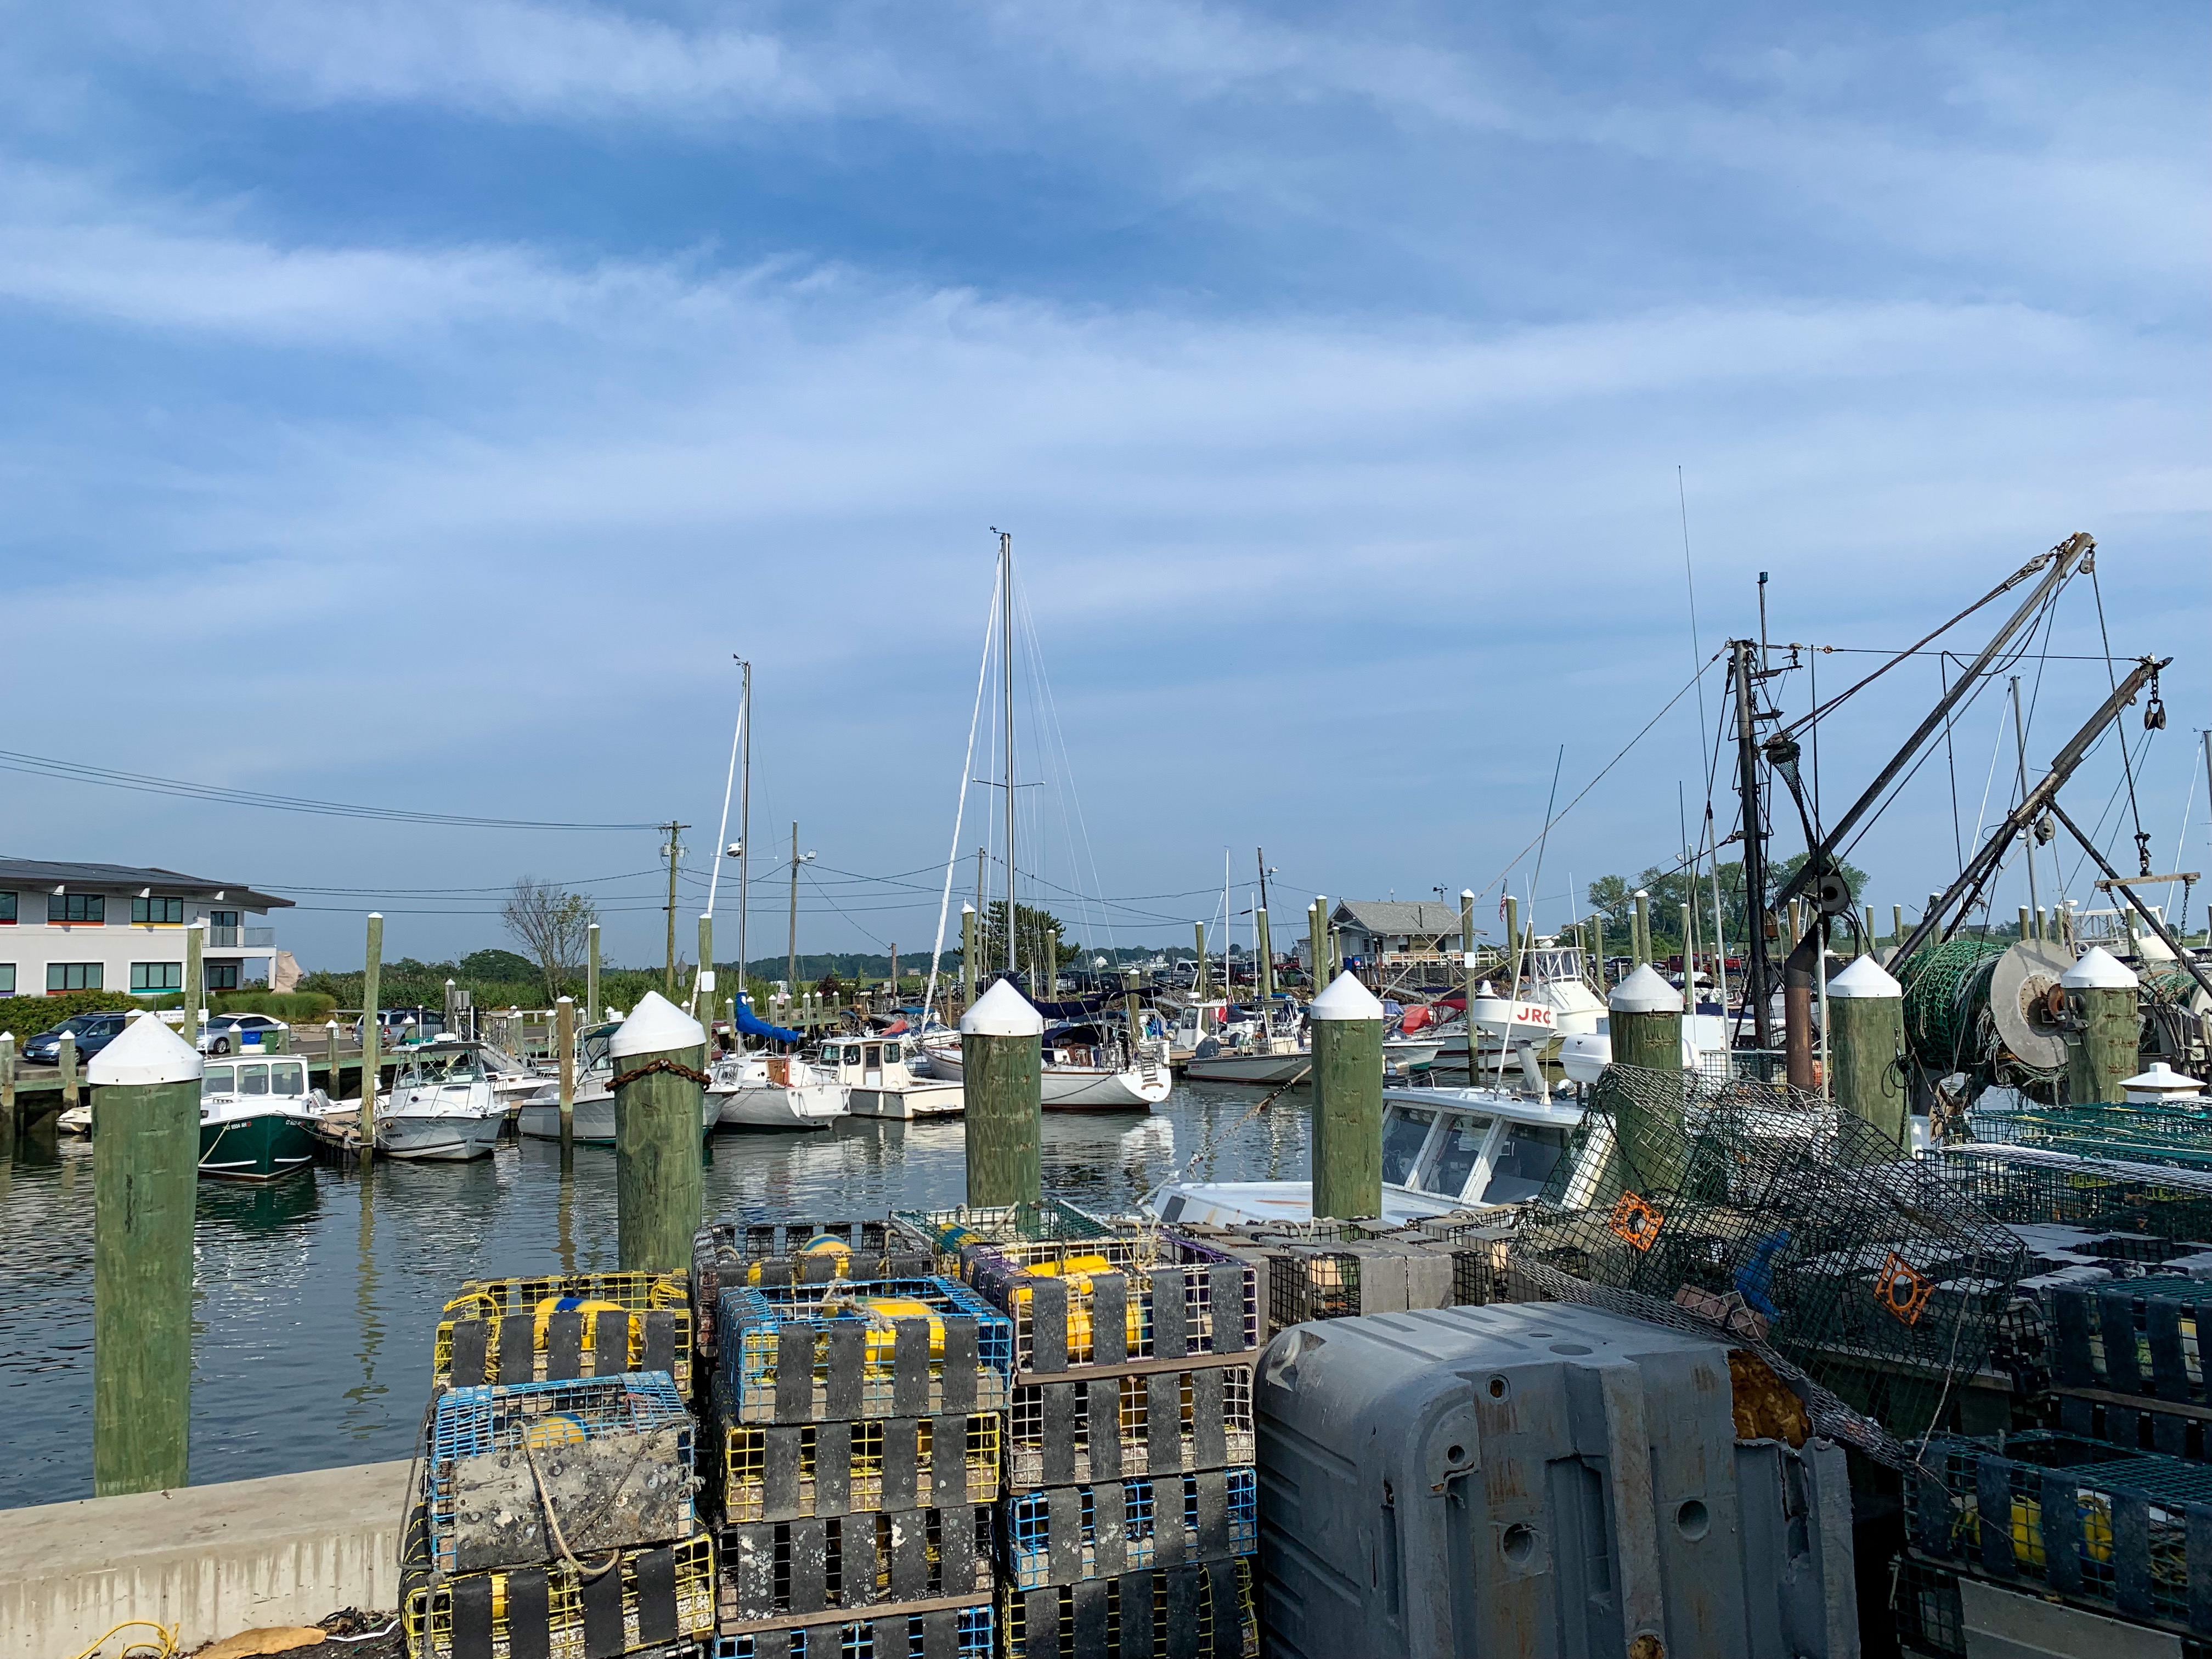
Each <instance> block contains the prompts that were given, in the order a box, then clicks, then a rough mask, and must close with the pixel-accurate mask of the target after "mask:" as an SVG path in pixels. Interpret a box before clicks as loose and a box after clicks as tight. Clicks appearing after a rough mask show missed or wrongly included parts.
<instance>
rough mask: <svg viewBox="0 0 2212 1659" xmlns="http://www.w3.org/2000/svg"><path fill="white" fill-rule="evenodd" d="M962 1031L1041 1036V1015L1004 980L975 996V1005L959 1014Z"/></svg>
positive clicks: (982, 1033) (996, 981) (1042, 1028)
mask: <svg viewBox="0 0 2212 1659" xmlns="http://www.w3.org/2000/svg"><path fill="white" fill-rule="evenodd" d="M960 1029H961V1030H962V1032H963V1033H966V1032H969V1031H972V1032H974V1033H975V1035H976V1036H1043V1035H1044V1016H1043V1015H1042V1014H1041V1013H1039V1012H1037V1011H1036V1008H1035V1007H1034V1006H1031V1005H1030V1000H1029V999H1028V998H1027V997H1025V996H1024V995H1023V994H1021V993H1020V992H1019V991H1017V990H1016V989H1014V987H1013V986H1012V984H1010V983H1009V982H1008V981H1005V980H1003V979H994V980H993V981H991V988H990V989H989V990H987V991H986V992H984V993H983V994H982V995H981V996H980V997H977V998H976V999H975V1006H974V1007H972V1008H970V1009H969V1011H968V1012H966V1013H964V1014H963V1015H961V1016H960Z"/></svg>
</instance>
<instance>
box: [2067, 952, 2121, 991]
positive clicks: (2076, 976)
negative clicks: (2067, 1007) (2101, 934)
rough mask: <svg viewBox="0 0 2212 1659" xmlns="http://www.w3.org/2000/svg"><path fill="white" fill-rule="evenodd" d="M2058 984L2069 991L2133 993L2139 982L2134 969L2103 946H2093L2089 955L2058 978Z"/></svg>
mask: <svg viewBox="0 0 2212 1659" xmlns="http://www.w3.org/2000/svg"><path fill="white" fill-rule="evenodd" d="M2058 982H2059V983H2060V984H2061V985H2063V986H2064V987H2066V988H2067V989H2068V990H2069V991H2132V990H2134V989H2135V988H2136V983H2137V981H2136V975H2135V969H2132V968H2130V967H2129V966H2128V964H2127V963H2124V962H2122V961H2121V960H2120V959H2119V958H2118V957H2116V956H2114V955H2113V954H2112V952H2111V951H2107V950H2106V948H2105V947H2104V946H2103V945H2091V946H2090V947H2089V951H2088V954H2087V955H2086V956H2084V957H2082V958H2081V961H2079V962H2077V963H2075V964H2074V965H2073V966H2072V967H2071V968H2069V969H2067V970H2066V971H2065V972H2064V973H2063V974H2061V975H2059V976H2058Z"/></svg>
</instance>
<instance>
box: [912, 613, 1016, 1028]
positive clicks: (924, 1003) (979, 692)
mask: <svg viewBox="0 0 2212 1659" xmlns="http://www.w3.org/2000/svg"><path fill="white" fill-rule="evenodd" d="M998 621H999V585H998V583H997V582H995V581H994V582H993V583H992V584H991V603H990V604H989V605H987V606H986V607H984V611H983V657H982V660H981V663H980V664H978V665H977V666H976V669H975V708H974V709H973V710H972V711H971V712H970V713H969V716H968V752H967V754H966V755H965V756H964V757H962V759H961V762H960V791H959V794H958V797H957V799H955V800H954V801H953V803H952V852H951V856H949V857H948V858H946V860H945V892H944V894H943V896H941V897H940V898H939V900H938V901H937V939H936V941H935V943H933V945H931V946H930V947H929V984H928V986H927V987H926V988H925V989H924V990H923V992H922V995H921V1024H922V1027H923V1029H924V1030H927V1029H928V1025H929V1011H930V1010H931V1009H932V1008H934V1007H935V1006H937V969H938V961H939V957H942V956H943V955H944V954H945V917H946V915H948V914H949V913H950V912H951V908H952V871H953V868H954V866H957V864H958V863H959V862H960V827H961V823H962V820H963V817H965V815H966V813H967V811H968V787H969V785H968V780H969V775H971V774H972V773H973V772H974V771H975V729H976V727H978V726H981V724H982V723H983V683H984V681H985V680H987V678H989V677H990V672H991V635H992V633H993V631H994V629H996V627H997V625H998ZM1008 781H1010V782H1011V781H1012V780H1011V779H1010V780H1008ZM1006 921H1007V924H1008V925H1009V926H1012V922H1013V917H1012V915H1008V916H1007V918H1006ZM982 927H983V918H982V917H981V916H980V915H979V916H977V917H976V918H975V928H976V936H977V938H978V939H981V934H982ZM962 948H963V954H964V951H965V948H966V941H965V940H964V939H963V941H962ZM979 948H980V947H979ZM966 965H967V964H963V969H964V966H966Z"/></svg>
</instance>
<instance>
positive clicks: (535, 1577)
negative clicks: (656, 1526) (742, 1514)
mask: <svg viewBox="0 0 2212 1659" xmlns="http://www.w3.org/2000/svg"><path fill="white" fill-rule="evenodd" d="M584 1565H585V1567H586V1569H587V1571H583V1572H580V1571H577V1570H576V1569H575V1568H574V1567H573V1566H571V1565H568V1564H567V1563H566V1562H560V1561H556V1562H553V1563H550V1564H549V1565H544V1566H535V1567H516V1568H510V1569H507V1571H499V1572H479V1573H466V1574H463V1575H461V1576H459V1577H445V1576H444V1575H442V1574H440V1573H438V1572H436V1571H434V1570H433V1568H432V1565H431V1561H430V1547H429V1522H428V1515H427V1513H426V1512H425V1510H424V1509H423V1508H422V1506H420V1505H418V1506H417V1507H416V1510H415V1511H414V1513H413V1514H412V1515H411V1516H410V1519H409V1524H408V1528H407V1534H406V1537H405V1539H404V1544H403V1548H402V1552H401V1565H400V1581H399V1620H400V1631H401V1634H402V1636H403V1638H404V1640H405V1642H406V1644H407V1651H408V1654H409V1655H410V1659H531V1656H542V1659H600V1656H603V1655H609V1654H631V1653H635V1654H647V1653H650V1654H655V1655H659V1654H667V1653H671V1652H687V1651H690V1650H693V1648H694V1646H695V1644H696V1643H699V1642H702V1641H705V1640H708V1639H710V1638H712V1637H713V1636H714V1627H715V1626H714V1613H715V1609H714V1541H713V1539H712V1538H710V1537H709V1536H708V1534H705V1533H703V1532H701V1533H697V1534H694V1535H693V1536H691V1537H690V1538H687V1539H684V1541H681V1542H680V1543H676V1544H670V1545H664V1546H662V1547H659V1548H655V1549H649V1550H635V1551H625V1552H623V1554H622V1555H621V1557H620V1559H619V1560H618V1561H617V1563H616V1564H615V1565H613V1566H612V1567H611V1568H607V1569H605V1570H600V1563H599V1561H596V1560H592V1561H586V1563H585V1564H584Z"/></svg>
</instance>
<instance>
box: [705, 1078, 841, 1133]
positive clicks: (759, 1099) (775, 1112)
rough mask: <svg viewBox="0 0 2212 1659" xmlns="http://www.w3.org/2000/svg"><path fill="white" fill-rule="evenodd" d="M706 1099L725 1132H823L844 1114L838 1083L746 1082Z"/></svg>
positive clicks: (717, 1092)
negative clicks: (716, 1110) (715, 1109)
mask: <svg viewBox="0 0 2212 1659" xmlns="http://www.w3.org/2000/svg"><path fill="white" fill-rule="evenodd" d="M710 1097H711V1098H712V1099H714V1101H716V1102H718V1103H720V1111H719V1121H720V1123H721V1126H722V1127H724V1128H726V1129H826V1128H828V1127H829V1126H830V1125H831V1124H832V1123H834V1122H836V1121H837V1120H838V1119H839V1118H841V1117H843V1116H844V1115H846V1110H847V1108H846V1099H845V1087H844V1085H842V1084H838V1083H789V1084H784V1083H766V1082H759V1083H756V1082H748V1083H746V1084H744V1085H740V1086H739V1087H738V1088H735V1089H730V1090H716V1091H711V1094H710Z"/></svg>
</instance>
